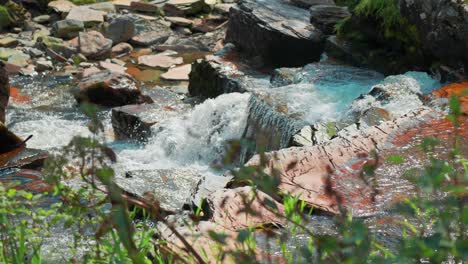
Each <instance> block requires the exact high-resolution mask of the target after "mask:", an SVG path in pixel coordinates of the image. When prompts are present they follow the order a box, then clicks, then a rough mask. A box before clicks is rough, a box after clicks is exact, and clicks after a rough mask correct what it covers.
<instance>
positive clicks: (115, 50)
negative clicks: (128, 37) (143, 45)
mask: <svg viewBox="0 0 468 264" xmlns="http://www.w3.org/2000/svg"><path fill="white" fill-rule="evenodd" d="M132 51H133V47H132V45H130V44H128V43H124V42H122V43H119V44H117V45H115V46H114V47H112V49H111V55H112V56H113V57H118V56H122V55H126V54H130V53H131V52H132Z"/></svg>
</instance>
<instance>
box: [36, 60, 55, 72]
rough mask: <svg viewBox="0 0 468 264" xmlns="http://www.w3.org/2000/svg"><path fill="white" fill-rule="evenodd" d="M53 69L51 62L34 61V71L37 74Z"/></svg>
mask: <svg viewBox="0 0 468 264" xmlns="http://www.w3.org/2000/svg"><path fill="white" fill-rule="evenodd" d="M53 69H54V65H53V64H52V62H51V61H47V60H38V61H36V71H38V72H42V71H50V70H53Z"/></svg>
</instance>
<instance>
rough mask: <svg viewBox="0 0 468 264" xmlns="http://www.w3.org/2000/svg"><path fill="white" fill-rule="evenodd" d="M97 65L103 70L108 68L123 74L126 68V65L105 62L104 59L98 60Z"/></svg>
mask: <svg viewBox="0 0 468 264" xmlns="http://www.w3.org/2000/svg"><path fill="white" fill-rule="evenodd" d="M99 67H101V68H102V69H104V70H109V71H111V72H115V73H120V74H125V71H126V70H127V68H126V67H123V66H120V65H118V64H115V63H111V62H105V61H100V62H99Z"/></svg>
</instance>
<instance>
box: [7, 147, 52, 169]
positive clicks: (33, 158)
mask: <svg viewBox="0 0 468 264" xmlns="http://www.w3.org/2000/svg"><path fill="white" fill-rule="evenodd" d="M7 154H9V155H5V153H4V154H0V167H10V168H11V167H15V168H19V169H31V170H39V169H41V168H42V166H43V165H44V162H45V160H46V159H47V158H48V157H49V153H48V152H47V151H45V150H39V149H30V148H24V147H21V148H18V149H16V150H14V151H10V152H9V153H7ZM7 156H8V158H7Z"/></svg>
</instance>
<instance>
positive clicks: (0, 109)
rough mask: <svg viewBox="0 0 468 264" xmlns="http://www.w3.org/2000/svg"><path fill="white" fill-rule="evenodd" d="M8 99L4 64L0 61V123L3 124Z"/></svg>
mask: <svg viewBox="0 0 468 264" xmlns="http://www.w3.org/2000/svg"><path fill="white" fill-rule="evenodd" d="M9 99H10V82H9V78H8V72H7V70H6V66H5V63H3V62H2V61H0V123H5V116H6V115H5V114H6V108H7V106H8V101H9Z"/></svg>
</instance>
